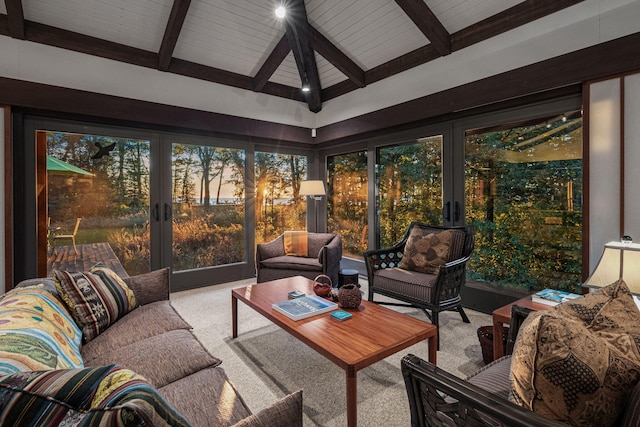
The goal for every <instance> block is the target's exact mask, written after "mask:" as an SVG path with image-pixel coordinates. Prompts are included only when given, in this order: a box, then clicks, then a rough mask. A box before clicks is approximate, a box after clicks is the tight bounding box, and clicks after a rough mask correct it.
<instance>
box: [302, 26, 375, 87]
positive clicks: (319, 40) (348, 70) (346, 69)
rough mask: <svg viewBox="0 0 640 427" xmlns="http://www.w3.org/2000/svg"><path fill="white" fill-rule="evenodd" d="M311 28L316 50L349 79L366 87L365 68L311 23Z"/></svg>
mask: <svg viewBox="0 0 640 427" xmlns="http://www.w3.org/2000/svg"><path fill="white" fill-rule="evenodd" d="M309 28H310V29H311V46H312V47H313V48H314V49H315V50H316V52H318V53H319V54H320V55H321V56H322V57H323V58H324V59H326V60H327V61H329V62H330V63H331V64H333V66H334V67H336V68H337V69H338V70H340V71H341V72H342V73H343V74H344V75H345V76H347V77H348V78H349V80H351V81H352V82H353V83H355V85H356V86H357V87H359V88H360V87H365V86H366V82H365V74H364V70H363V69H362V68H360V67H359V66H358V64H356V63H355V62H353V61H352V60H351V58H349V57H348V56H347V55H345V54H344V52H342V51H341V50H340V49H338V48H337V47H336V46H335V45H334V44H333V43H331V42H330V41H329V39H327V38H326V37H325V36H323V35H322V34H321V33H320V32H319V31H318V30H316V29H315V28H314V27H313V26H311V25H309Z"/></svg>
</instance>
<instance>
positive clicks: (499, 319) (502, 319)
mask: <svg viewBox="0 0 640 427" xmlns="http://www.w3.org/2000/svg"><path fill="white" fill-rule="evenodd" d="M512 305H519V306H522V307H526V308H530V309H532V310H535V311H539V310H546V309H547V308H549V307H551V306H550V305H547V304H540V303H537V302H533V301H531V296H527V297H524V298H521V299H519V300H517V301H514V302H512V303H511V304H507V305H505V306H503V307H500V308H497V309H495V310H494V311H493V336H494V340H493V360H496V359H499V358H501V357H502V356H504V351H505V349H504V342H502V340H501V339H495V337H501V336H502V326H503V325H506V326H509V323H510V322H511V306H512Z"/></svg>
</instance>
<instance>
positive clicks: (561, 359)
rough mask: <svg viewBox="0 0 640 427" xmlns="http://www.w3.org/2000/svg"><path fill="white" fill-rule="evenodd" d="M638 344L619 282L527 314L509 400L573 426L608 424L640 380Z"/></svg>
mask: <svg viewBox="0 0 640 427" xmlns="http://www.w3.org/2000/svg"><path fill="white" fill-rule="evenodd" d="M639 345H640V311H638V308H637V307H636V305H635V303H634V301H633V297H632V295H631V293H630V291H629V288H628V287H627V285H626V284H625V283H624V282H623V281H619V282H616V283H614V284H611V285H609V286H607V287H605V288H602V289H600V290H597V291H595V292H591V293H589V294H587V295H586V296H584V297H582V298H577V299H575V300H572V301H568V302H565V303H562V304H559V305H557V306H555V307H551V308H550V309H547V310H544V311H539V312H536V313H532V314H530V315H529V317H528V318H527V319H526V320H525V321H524V323H523V324H522V327H521V328H520V332H519V333H518V338H517V339H516V344H515V348H514V353H513V358H512V364H511V372H512V400H513V402H514V403H516V404H518V405H520V406H523V407H525V408H527V409H529V410H532V411H535V412H537V413H539V414H541V415H544V416H545V417H548V418H552V419H556V420H558V421H563V422H569V421H571V424H572V425H599V426H610V425H613V424H614V423H615V422H616V420H617V419H618V418H619V417H620V415H621V413H622V411H623V410H624V406H625V403H626V401H627V398H628V396H629V395H630V393H631V391H632V390H633V388H634V387H635V386H636V384H637V383H638V381H639V380H640V351H639V348H638V346H639Z"/></svg>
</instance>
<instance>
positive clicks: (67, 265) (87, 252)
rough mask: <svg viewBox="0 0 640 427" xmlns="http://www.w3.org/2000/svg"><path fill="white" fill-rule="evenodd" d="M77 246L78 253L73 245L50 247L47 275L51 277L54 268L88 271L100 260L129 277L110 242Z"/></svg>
mask: <svg viewBox="0 0 640 427" xmlns="http://www.w3.org/2000/svg"><path fill="white" fill-rule="evenodd" d="M77 246H78V254H77V255H76V253H75V252H74V250H73V245H66V246H56V247H54V248H51V249H49V257H48V258H47V276H49V277H50V276H51V275H52V274H53V270H66V271H88V270H89V269H90V268H91V267H93V266H94V265H95V264H97V263H98V262H102V263H103V264H104V265H105V266H107V267H109V268H111V269H112V270H113V271H115V272H116V273H117V274H118V275H119V276H120V277H129V275H128V274H127V272H126V271H125V269H124V267H123V266H122V264H121V263H120V260H119V259H118V257H117V256H116V254H115V253H114V252H113V249H112V248H111V245H109V243H107V242H100V243H89V244H84V245H77Z"/></svg>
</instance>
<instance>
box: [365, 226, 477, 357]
mask: <svg viewBox="0 0 640 427" xmlns="http://www.w3.org/2000/svg"><path fill="white" fill-rule="evenodd" d="M441 232H448V233H447V236H448V238H447V239H444V238H443V239H441V240H442V242H440V241H439V240H438V239H434V238H432V237H431V238H430V236H435V235H439V233H441ZM474 242H475V240H474V230H473V227H471V226H467V227H464V226H456V227H441V226H434V225H428V224H423V223H421V222H417V221H414V222H412V223H411V224H410V225H409V228H408V229H407V231H406V233H405V234H404V237H403V238H402V240H401V241H400V242H399V243H397V244H396V245H395V246H392V247H390V248H386V249H378V250H370V251H366V252H365V253H364V259H365V263H366V266H367V275H368V279H369V301H372V302H375V301H374V294H380V295H385V296H387V297H391V298H393V299H396V300H399V301H402V303H392V302H384V303H383V304H390V305H410V306H414V307H418V308H420V309H422V310H423V311H424V313H425V314H426V315H427V317H428V318H429V319H430V320H431V323H433V324H434V325H435V326H436V327H438V323H439V314H440V312H441V311H445V310H454V311H457V312H459V313H460V316H461V317H462V320H463V321H464V322H465V323H469V319H468V318H467V315H466V313H465V312H464V309H463V308H462V299H461V298H460V289H461V288H462V286H464V284H465V280H466V265H467V261H468V260H469V258H470V257H471V252H472V251H473V247H474ZM407 243H408V245H409V246H407ZM437 244H443V245H444V246H443V248H444V249H442V250H439V249H438V247H437V246H436V245H437ZM425 246H426V247H427V248H428V251H427V252H430V253H436V254H438V253H440V259H439V260H438V259H435V260H434V261H433V262H430V264H431V267H430V268H427V269H424V268H419V269H417V270H419V271H417V270H416V269H415V268H412V266H414V264H415V263H414V262H413V261H410V260H408V259H407V258H408V257H411V256H412V255H415V259H417V260H418V263H420V257H421V255H420V249H425ZM416 253H417V255H416ZM426 257H427V258H429V257H430V255H429V254H428V255H426ZM403 258H405V260H404V262H403ZM436 258H437V257H436ZM423 259H424V256H423ZM423 271H430V272H423ZM439 347H440V333H439V331H438V348H439Z"/></svg>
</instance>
